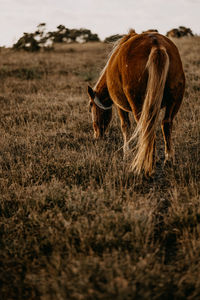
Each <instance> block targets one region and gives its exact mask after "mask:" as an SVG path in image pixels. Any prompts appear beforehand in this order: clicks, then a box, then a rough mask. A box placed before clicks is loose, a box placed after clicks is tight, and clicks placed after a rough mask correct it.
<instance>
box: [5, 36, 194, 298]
mask: <svg viewBox="0 0 200 300" xmlns="http://www.w3.org/2000/svg"><path fill="white" fill-rule="evenodd" d="M175 42H176V43H177V44H178V47H179V49H180V52H181V56H182V59H183V63H184V69H185V72H186V78H187V88H186V93H185V97H184V102H183V105H182V107H181V110H180V112H179V114H178V116H177V118H176V121H175V125H174V132H173V141H174V146H175V150H176V160H175V165H174V167H173V168H169V169H167V170H163V169H162V160H163V140H162V138H161V132H160V130H159V131H158V141H157V144H158V148H159V149H158V156H159V160H158V165H157V170H158V171H157V173H156V174H155V176H154V178H153V179H151V180H146V179H142V178H140V179H137V178H134V176H133V175H132V174H130V173H128V171H127V166H126V164H125V163H124V162H123V161H122V153H121V152H116V151H117V150H118V149H119V148H120V147H121V146H122V144H123V142H122V134H121V132H120V128H119V121H118V119H117V118H114V120H113V122H112V125H111V127H110V131H109V132H108V135H107V138H106V139H105V141H100V142H98V143H97V142H94V141H93V138H92V136H93V132H92V126H91V117H90V115H89V113H88V99H87V95H86V86H87V84H88V83H90V84H94V83H95V80H96V79H97V78H98V74H99V71H100V70H101V69H102V67H103V66H104V64H105V61H106V58H107V53H108V52H109V47H110V46H109V45H104V44H98V43H97V44H86V45H67V46H66V45H65V46H62V47H60V46H57V47H56V48H55V51H54V52H47V53H45V52H44V53H37V54H31V53H24V52H13V51H11V50H9V49H8V50H7V49H2V50H1V52H0V57H1V59H0V103H1V112H0V114H1V118H0V134H1V140H0V161H1V164H0V166H1V169H0V289H1V292H0V294H1V299H2V300H3V299H6V300H9V299H20V300H22V299H30V300H31V299H37V300H38V299H42V300H46V299H53V300H54V299H61V300H62V299H74V300H77V299H91V300H93V299H120V300H121V299H198V297H199V294H200V278H199V269H200V254H199V253H200V204H199V203H200V202H199V200H200V197H199V189H200V182H199V177H200V157H199V145H200V135H199V133H200V69H199V66H200V57H199V53H200V38H199V37H195V38H187V39H181V40H177V41H175Z"/></svg>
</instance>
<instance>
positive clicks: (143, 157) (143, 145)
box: [130, 47, 169, 175]
mask: <svg viewBox="0 0 200 300" xmlns="http://www.w3.org/2000/svg"><path fill="white" fill-rule="evenodd" d="M146 68H147V69H148V73H149V76H148V83H147V90H146V96H145V99H144V103H143V108H142V112H141V116H140V119H139V121H138V124H137V127H136V129H135V131H134V133H133V136H132V137H131V139H130V140H132V139H135V138H136V137H137V138H138V141H137V145H136V155H135V158H134V160H133V162H132V165H131V168H132V170H133V171H135V173H137V174H139V173H141V171H142V170H144V172H145V175H151V174H152V172H153V164H154V158H153V156H154V144H155V135H156V125H157V121H158V116H159V112H160V108H161V103H162V98H163V93H164V88H165V82H166V78H167V73H168V69H169V57H168V54H167V52H166V49H165V48H163V47H162V48H156V47H154V48H152V50H151V53H150V55H149V59H148V61H147V65H146Z"/></svg>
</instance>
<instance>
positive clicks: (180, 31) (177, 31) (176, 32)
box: [166, 26, 194, 38]
mask: <svg viewBox="0 0 200 300" xmlns="http://www.w3.org/2000/svg"><path fill="white" fill-rule="evenodd" d="M166 36H168V37H176V38H180V37H183V36H194V34H193V32H192V30H191V29H190V28H186V27H184V26H179V28H174V29H171V30H170V31H168V32H167V33H166Z"/></svg>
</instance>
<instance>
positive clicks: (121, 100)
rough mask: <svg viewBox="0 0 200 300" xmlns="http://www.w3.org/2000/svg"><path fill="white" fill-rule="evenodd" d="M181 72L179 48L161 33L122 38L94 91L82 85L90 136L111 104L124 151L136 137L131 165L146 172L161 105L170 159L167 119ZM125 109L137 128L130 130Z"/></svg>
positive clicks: (101, 127) (179, 90) (106, 119)
mask: <svg viewBox="0 0 200 300" xmlns="http://www.w3.org/2000/svg"><path fill="white" fill-rule="evenodd" d="M184 89H185V75H184V72H183V67H182V62H181V59H180V55H179V52H178V50H177V47H176V46H175V45H174V43H173V42H172V41H171V40H169V39H168V38H167V37H165V36H163V35H161V34H159V33H156V32H155V33H154V32H145V33H142V34H136V33H135V32H134V31H130V33H129V34H128V35H126V36H124V37H123V38H122V39H121V40H120V41H119V42H118V43H117V45H116V46H115V48H114V49H113V51H112V53H111V55H110V58H109V60H108V62H107V64H106V66H105V68H104V69H103V71H102V73H101V76H100V78H99V80H98V82H97V83H96V85H95V87H94V89H92V88H90V87H88V93H89V96H90V105H91V109H92V118H93V127H94V133H95V137H96V138H98V137H100V136H103V135H104V132H105V130H106V128H107V127H108V124H109V123H110V121H111V118H112V104H115V105H116V107H117V110H118V114H119V117H120V121H121V128H122V133H123V136H124V152H125V153H126V151H127V150H128V148H129V142H130V141H131V140H133V139H135V138H136V139H137V145H136V152H135V157H134V160H133V162H132V169H133V170H134V171H135V172H136V173H138V174H139V173H140V172H141V171H142V170H144V172H145V174H146V175H151V174H152V172H153V168H154V157H155V153H154V152H155V135H156V133H155V132H156V126H157V123H158V116H159V112H160V110H161V108H165V115H164V119H163V121H162V125H161V126H162V132H163V137H164V142H165V161H168V160H171V159H172V158H173V151H172V146H171V131H172V122H173V119H174V117H175V115H176V113H177V112H178V110H179V107H180V105H181V102H182V99H183V94H184ZM129 112H132V113H133V115H134V117H135V120H136V122H137V126H136V129H135V131H134V132H133V134H132V135H131V132H130V121H129V116H128V114H129Z"/></svg>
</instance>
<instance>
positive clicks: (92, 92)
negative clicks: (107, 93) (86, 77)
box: [88, 85, 95, 100]
mask: <svg viewBox="0 0 200 300" xmlns="http://www.w3.org/2000/svg"><path fill="white" fill-rule="evenodd" d="M88 95H89V96H90V97H91V99H92V100H93V99H94V97H95V92H94V91H93V89H92V88H91V87H90V86H89V85H88Z"/></svg>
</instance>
